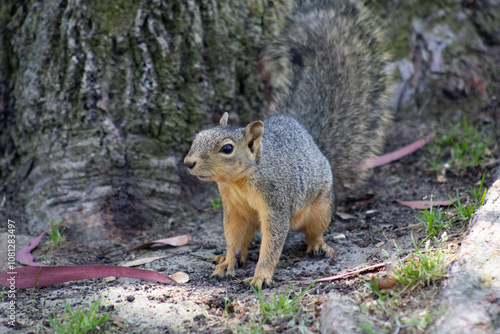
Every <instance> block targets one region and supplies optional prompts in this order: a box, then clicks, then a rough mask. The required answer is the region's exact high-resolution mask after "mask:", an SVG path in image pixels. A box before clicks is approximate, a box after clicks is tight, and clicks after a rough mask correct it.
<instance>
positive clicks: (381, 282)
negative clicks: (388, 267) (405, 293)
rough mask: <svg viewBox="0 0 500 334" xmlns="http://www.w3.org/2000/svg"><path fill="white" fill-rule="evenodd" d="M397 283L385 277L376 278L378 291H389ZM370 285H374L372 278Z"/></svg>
mask: <svg viewBox="0 0 500 334" xmlns="http://www.w3.org/2000/svg"><path fill="white" fill-rule="evenodd" d="M397 282H398V281H396V280H395V279H394V278H392V277H389V276H385V277H377V283H378V288H379V290H383V289H390V288H392V287H393V286H394V284H396V283H397ZM371 283H372V284H373V283H374V279H373V277H372V279H371Z"/></svg>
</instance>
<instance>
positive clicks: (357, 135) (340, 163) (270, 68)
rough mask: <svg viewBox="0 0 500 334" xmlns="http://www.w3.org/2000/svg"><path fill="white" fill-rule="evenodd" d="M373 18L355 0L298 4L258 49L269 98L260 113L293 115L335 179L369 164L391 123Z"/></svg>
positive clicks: (355, 179)
mask: <svg viewBox="0 0 500 334" xmlns="http://www.w3.org/2000/svg"><path fill="white" fill-rule="evenodd" d="M384 60H385V59H384V54H383V52H382V51H381V37H380V32H379V28H378V26H377V25H376V24H375V22H374V21H373V20H372V19H371V18H369V15H367V12H366V9H365V8H364V7H363V5H362V4H361V3H360V2H358V1H354V0H345V1H320V4H318V3H317V1H315V3H314V4H307V3H306V4H303V5H302V6H301V7H300V8H299V9H297V10H296V13H295V14H294V15H293V16H292V17H291V18H290V22H289V24H288V26H287V27H286V28H285V29H284V31H283V33H282V34H281V35H280V36H279V37H277V38H276V39H275V40H274V41H273V42H271V43H270V44H269V45H268V46H267V47H266V49H265V50H264V52H263V53H262V55H261V65H262V72H263V76H264V78H266V79H267V81H268V84H269V86H270V88H271V93H272V95H271V97H272V101H271V102H270V103H269V106H268V108H267V109H266V111H265V114H266V115H273V114H279V113H286V114H289V115H293V116H294V117H295V118H297V119H298V120H299V121H300V123H301V124H303V125H304V127H305V128H306V129H307V130H308V131H309V133H310V134H311V135H312V136H313V138H314V139H315V141H316V143H317V144H318V146H319V148H320V149H321V151H322V152H323V154H325V155H326V157H327V158H328V160H329V161H330V163H331V164H332V167H333V170H334V174H335V181H336V186H341V185H347V186H351V185H356V184H358V183H361V182H363V181H365V180H366V178H367V177H368V176H369V171H366V170H359V169H357V168H356V167H355V165H356V164H357V163H359V162H361V161H363V160H365V159H369V158H372V157H373V156H375V155H377V154H378V153H379V152H380V150H381V148H382V146H383V143H384V137H385V136H384V134H385V130H386V127H387V126H388V124H389V123H390V119H391V113H390V111H389V108H388V102H387V101H388V83H387V78H386V75H385V73H384V72H383V63H384Z"/></svg>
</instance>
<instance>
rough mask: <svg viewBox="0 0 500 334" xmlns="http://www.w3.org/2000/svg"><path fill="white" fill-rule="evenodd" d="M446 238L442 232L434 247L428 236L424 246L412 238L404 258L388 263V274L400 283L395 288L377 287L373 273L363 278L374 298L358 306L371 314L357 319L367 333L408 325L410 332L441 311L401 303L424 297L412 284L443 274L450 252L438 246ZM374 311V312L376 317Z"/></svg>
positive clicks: (424, 283)
mask: <svg viewBox="0 0 500 334" xmlns="http://www.w3.org/2000/svg"><path fill="white" fill-rule="evenodd" d="M446 240H447V236H446V232H445V233H443V235H442V236H441V238H440V239H439V240H436V241H437V244H438V246H437V247H431V246H430V240H427V242H426V243H425V247H424V248H420V246H419V245H417V244H416V242H415V241H414V242H413V244H414V247H415V249H414V250H413V251H412V252H411V253H410V254H409V255H408V256H407V257H405V258H404V259H400V260H399V261H398V262H397V263H398V264H397V265H395V266H391V269H392V270H391V271H389V274H390V276H391V277H392V278H394V279H396V280H397V281H398V282H399V283H401V284H402V285H403V288H402V289H400V290H399V291H397V289H395V288H394V289H387V290H381V289H380V288H379V284H378V280H377V277H373V279H372V281H371V282H367V281H363V282H364V284H365V287H366V288H367V289H368V290H369V291H370V292H371V293H372V294H373V295H374V296H375V297H376V299H375V300H374V301H373V302H371V303H368V304H366V305H364V306H362V310H363V311H364V312H368V313H374V314H372V315H371V316H370V317H369V320H368V321H364V322H362V323H359V324H358V326H359V327H360V328H362V329H363V330H364V331H365V332H367V333H389V332H390V333H399V332H400V331H401V330H402V329H407V330H408V331H409V330H410V328H412V329H413V332H422V331H424V330H425V328H426V327H427V325H428V324H430V323H431V322H432V321H433V319H434V317H435V316H436V315H438V314H440V313H441V312H442V311H431V310H430V309H429V307H428V306H426V307H423V305H422V304H421V303H419V302H417V305H416V306H417V307H418V308H419V310H418V311H415V310H412V309H410V310H408V309H407V308H406V307H401V306H406V304H407V303H409V302H410V301H411V302H414V301H415V300H416V301H418V300H422V299H424V298H421V297H415V294H416V293H414V290H415V288H417V287H426V286H429V285H430V284H431V283H432V282H435V281H437V280H439V279H441V278H443V277H445V276H446V267H447V266H448V264H449V263H450V260H451V255H450V254H448V253H447V252H446V251H444V250H442V247H441V246H442V243H443V242H445V241H446ZM396 247H397V245H396ZM398 252H399V251H398ZM374 315H375V316H377V315H378V318H376V317H374ZM380 318H385V319H387V320H385V321H384V320H380ZM410 332H411V331H410Z"/></svg>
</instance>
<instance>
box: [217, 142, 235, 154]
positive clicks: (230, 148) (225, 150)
mask: <svg viewBox="0 0 500 334" xmlns="http://www.w3.org/2000/svg"><path fill="white" fill-rule="evenodd" d="M233 149H234V147H233V145H231V144H226V145H224V146H222V147H221V149H220V150H219V152H221V153H224V154H231V153H233Z"/></svg>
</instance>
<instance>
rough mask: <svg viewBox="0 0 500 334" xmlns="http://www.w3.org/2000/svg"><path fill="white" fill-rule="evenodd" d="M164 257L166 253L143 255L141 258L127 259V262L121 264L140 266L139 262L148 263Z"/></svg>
mask: <svg viewBox="0 0 500 334" xmlns="http://www.w3.org/2000/svg"><path fill="white" fill-rule="evenodd" d="M165 257H167V255H164V256H152V257H144V258H142V259H137V260H134V261H129V262H127V263H124V264H123V266H124V267H137V266H140V265H141V264H146V263H150V262H153V261H156V260H159V259H163V258H165Z"/></svg>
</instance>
